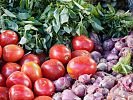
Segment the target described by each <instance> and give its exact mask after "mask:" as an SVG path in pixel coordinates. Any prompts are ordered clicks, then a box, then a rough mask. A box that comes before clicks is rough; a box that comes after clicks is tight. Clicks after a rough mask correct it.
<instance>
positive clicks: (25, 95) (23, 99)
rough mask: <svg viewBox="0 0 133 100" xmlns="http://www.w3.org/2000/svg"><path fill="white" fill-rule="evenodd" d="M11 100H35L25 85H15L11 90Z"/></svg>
mask: <svg viewBox="0 0 133 100" xmlns="http://www.w3.org/2000/svg"><path fill="white" fill-rule="evenodd" d="M9 98H10V100H33V99H34V94H33V92H32V91H31V90H30V89H29V88H28V87H26V86H24V85H13V86H12V87H11V88H10V90H9Z"/></svg>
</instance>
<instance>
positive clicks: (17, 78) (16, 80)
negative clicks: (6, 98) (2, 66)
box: [6, 71, 32, 89]
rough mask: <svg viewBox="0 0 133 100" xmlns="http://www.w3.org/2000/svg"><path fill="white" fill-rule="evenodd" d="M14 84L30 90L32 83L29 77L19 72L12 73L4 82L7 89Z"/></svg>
mask: <svg viewBox="0 0 133 100" xmlns="http://www.w3.org/2000/svg"><path fill="white" fill-rule="evenodd" d="M16 84H21V85H25V86H27V87H28V88H30V89H31V88H32V83H31V80H30V79H29V77H28V76H27V75H26V74H24V73H23V72H20V71H16V72H13V73H12V74H11V75H10V76H9V77H8V78H7V80H6V86H7V87H9V88H10V87H11V86H13V85H16Z"/></svg>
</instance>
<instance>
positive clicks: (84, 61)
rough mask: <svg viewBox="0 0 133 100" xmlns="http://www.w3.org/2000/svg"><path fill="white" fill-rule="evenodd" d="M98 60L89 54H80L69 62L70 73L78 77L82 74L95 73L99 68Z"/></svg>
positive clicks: (75, 77) (73, 76) (68, 70)
mask: <svg viewBox="0 0 133 100" xmlns="http://www.w3.org/2000/svg"><path fill="white" fill-rule="evenodd" d="M96 66H97V64H96V62H95V61H94V60H93V59H92V58H90V57H88V56H78V57H75V58H73V59H72V60H70V61H69V63H68V64H67V72H68V74H69V75H70V76H71V77H72V78H74V79H77V78H78V77H79V76H80V75H82V74H94V73H95V72H96V70H97V67H96Z"/></svg>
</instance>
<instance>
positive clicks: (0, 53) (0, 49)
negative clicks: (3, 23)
mask: <svg viewBox="0 0 133 100" xmlns="http://www.w3.org/2000/svg"><path fill="white" fill-rule="evenodd" d="M1 56H2V47H1V45H0V58H1Z"/></svg>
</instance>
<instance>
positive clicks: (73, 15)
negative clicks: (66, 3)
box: [69, 9, 77, 19]
mask: <svg viewBox="0 0 133 100" xmlns="http://www.w3.org/2000/svg"><path fill="white" fill-rule="evenodd" d="M69 15H70V17H71V18H73V19H76V18H77V16H76V13H75V12H74V11H73V10H71V9H69Z"/></svg>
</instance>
